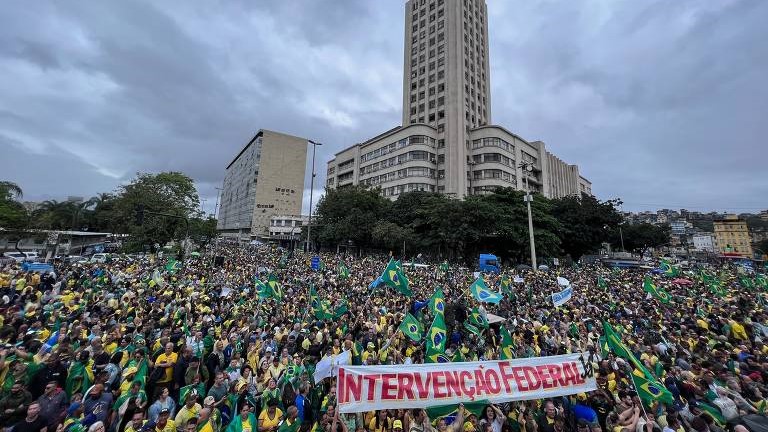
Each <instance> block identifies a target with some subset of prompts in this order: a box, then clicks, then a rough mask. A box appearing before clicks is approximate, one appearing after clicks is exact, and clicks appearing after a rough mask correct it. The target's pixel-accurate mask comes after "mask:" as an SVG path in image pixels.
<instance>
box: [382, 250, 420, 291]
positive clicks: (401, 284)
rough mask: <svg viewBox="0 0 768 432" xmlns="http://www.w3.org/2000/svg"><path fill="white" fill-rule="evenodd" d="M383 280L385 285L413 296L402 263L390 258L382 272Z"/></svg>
mask: <svg viewBox="0 0 768 432" xmlns="http://www.w3.org/2000/svg"><path fill="white" fill-rule="evenodd" d="M381 280H382V281H383V282H384V284H385V285H387V286H390V287H392V288H394V289H396V290H397V291H398V292H399V293H400V294H403V295H405V296H408V297H410V296H412V295H413V292H412V291H411V289H410V288H409V287H408V278H407V277H405V274H404V273H403V269H402V268H401V267H400V263H399V262H398V261H395V260H394V259H392V258H390V259H389V263H388V264H387V267H386V268H385V269H384V273H382V274H381Z"/></svg>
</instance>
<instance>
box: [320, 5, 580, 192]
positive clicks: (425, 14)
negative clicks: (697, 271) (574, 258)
mask: <svg viewBox="0 0 768 432" xmlns="http://www.w3.org/2000/svg"><path fill="white" fill-rule="evenodd" d="M403 66H404V73H403V124H402V126H397V127H394V128H392V129H390V130H388V131H386V132H384V133H382V134H380V135H378V136H376V137H373V138H371V139H369V140H367V141H365V142H362V143H359V144H355V145H353V146H351V147H349V148H347V149H344V150H342V151H341V152H339V153H337V154H336V155H335V158H333V159H332V160H330V161H329V162H328V167H327V173H328V179H327V183H326V186H327V187H329V188H336V187H344V186H347V185H365V186H369V187H379V188H381V193H382V195H384V196H386V197H389V198H391V199H396V198H397V196H398V195H399V194H401V193H403V192H410V191H418V190H421V191H430V192H439V193H444V194H447V195H449V196H451V197H455V198H463V197H465V196H466V195H472V194H482V193H487V192H490V191H492V190H494V189H496V188H498V187H513V188H515V189H520V190H522V189H526V188H527V189H529V190H532V191H535V192H539V193H542V194H543V195H544V196H547V197H551V198H557V197H562V196H567V195H576V194H580V193H589V194H591V190H592V185H591V183H590V182H589V181H588V180H586V179H585V178H584V177H583V176H582V175H581V174H580V173H579V169H578V167H577V166H576V165H570V164H567V163H566V162H563V161H562V160H560V159H559V158H557V157H556V156H554V155H553V154H552V153H549V152H547V151H546V148H545V145H544V143H543V142H541V141H533V142H529V141H527V140H525V139H523V138H521V137H519V136H517V135H516V134H514V133H513V132H510V131H509V130H507V129H505V128H504V127H502V126H497V125H493V124H492V123H491V94H490V87H491V86H490V70H489V67H488V15H487V10H486V5H485V1H484V0H409V1H408V2H407V3H406V5H405V58H404V64H403ZM521 164H530V166H531V167H532V168H533V171H532V172H529V171H527V170H523V169H522V168H520V165H521Z"/></svg>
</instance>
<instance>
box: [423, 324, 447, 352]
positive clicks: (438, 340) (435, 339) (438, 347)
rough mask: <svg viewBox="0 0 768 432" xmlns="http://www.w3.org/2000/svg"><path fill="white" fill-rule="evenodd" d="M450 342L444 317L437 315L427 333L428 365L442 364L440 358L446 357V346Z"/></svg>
mask: <svg viewBox="0 0 768 432" xmlns="http://www.w3.org/2000/svg"><path fill="white" fill-rule="evenodd" d="M447 340H448V336H447V330H446V328H445V319H444V318H443V316H442V315H440V314H436V315H435V319H434V320H433V321H432V326H431V327H430V328H429V331H428V332H427V353H426V359H425V360H426V362H427V363H440V356H443V357H445V344H446V341H447Z"/></svg>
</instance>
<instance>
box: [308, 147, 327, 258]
mask: <svg viewBox="0 0 768 432" xmlns="http://www.w3.org/2000/svg"><path fill="white" fill-rule="evenodd" d="M307 142H308V143H310V144H312V177H311V178H310V180H309V225H307V253H309V252H310V251H311V250H312V249H311V248H312V198H313V195H314V192H315V176H316V175H317V173H315V153H316V152H317V146H319V145H323V144H322V143H319V142H314V141H312V140H307Z"/></svg>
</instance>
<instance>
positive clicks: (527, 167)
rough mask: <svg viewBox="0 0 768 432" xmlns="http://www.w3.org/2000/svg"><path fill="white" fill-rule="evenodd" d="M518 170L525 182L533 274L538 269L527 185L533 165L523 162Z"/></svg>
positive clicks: (530, 199)
mask: <svg viewBox="0 0 768 432" xmlns="http://www.w3.org/2000/svg"><path fill="white" fill-rule="evenodd" d="M518 168H522V169H523V181H524V182H525V197H524V200H525V203H526V205H527V206H528V241H529V242H530V244H531V267H532V268H533V271H534V272H535V271H536V269H537V268H538V267H537V266H536V241H535V240H534V238H533V217H532V216H531V201H533V196H532V195H531V191H530V188H529V183H528V173H530V172H531V171H533V163H531V162H523V163H522V164H520V165H519V166H518Z"/></svg>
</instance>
